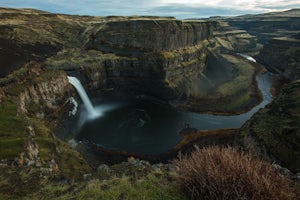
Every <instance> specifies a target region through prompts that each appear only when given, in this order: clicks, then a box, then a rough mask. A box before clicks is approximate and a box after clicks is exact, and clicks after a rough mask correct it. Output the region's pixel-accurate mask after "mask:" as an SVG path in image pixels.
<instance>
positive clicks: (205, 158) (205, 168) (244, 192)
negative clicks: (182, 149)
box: [174, 146, 296, 200]
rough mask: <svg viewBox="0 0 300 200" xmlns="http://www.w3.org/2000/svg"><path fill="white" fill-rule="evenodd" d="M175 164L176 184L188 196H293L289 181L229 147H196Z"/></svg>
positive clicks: (269, 166)
mask: <svg viewBox="0 0 300 200" xmlns="http://www.w3.org/2000/svg"><path fill="white" fill-rule="evenodd" d="M174 164H175V165H176V166H177V167H178V169H179V173H178V183H179V185H180V186H181V188H182V189H183V190H184V192H186V193H188V195H189V196H190V197H191V199H285V200H287V199H296V195H295V189H294V187H293V182H292V181H291V180H289V179H288V178H286V177H284V176H283V175H282V174H280V173H279V172H278V171H277V170H276V169H275V168H274V167H273V166H272V165H271V164H270V163H268V162H265V161H262V160H259V159H257V158H254V157H252V156H251V155H249V154H246V153H243V152H240V151H238V150H236V149H234V148H232V147H227V148H221V147H218V146H216V147H207V148H203V149H199V148H197V147H196V150H195V151H194V152H193V153H191V155H188V156H179V159H178V160H175V161H174Z"/></svg>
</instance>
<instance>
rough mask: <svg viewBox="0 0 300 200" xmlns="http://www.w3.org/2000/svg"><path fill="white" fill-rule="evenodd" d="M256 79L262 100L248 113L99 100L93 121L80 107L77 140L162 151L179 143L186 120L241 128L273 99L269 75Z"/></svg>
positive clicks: (124, 148) (202, 126)
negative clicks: (182, 109) (213, 112)
mask: <svg viewBox="0 0 300 200" xmlns="http://www.w3.org/2000/svg"><path fill="white" fill-rule="evenodd" d="M257 81H258V85H259V88H260V90H261V92H262V95H263V101H262V102H261V103H260V104H259V105H257V106H255V107H254V108H253V109H252V110H250V111H249V112H247V113H245V114H241V115H233V116H215V115H208V114H197V113H191V112H179V111H176V110H175V109H173V108H171V107H169V106H167V105H163V104H160V103H155V102H151V101H149V100H145V99H132V100H126V101H121V100H119V101H111V100H110V101H109V102H108V101H105V100H101V101H99V102H98V103H97V104H96V106H95V107H96V110H97V111H98V112H101V113H102V115H101V116H100V117H98V118H96V119H94V120H85V119H86V112H85V111H84V109H82V112H81V117H80V123H81V125H80V128H79V132H78V134H77V140H87V141H89V142H92V143H96V144H98V145H100V146H103V147H106V148H108V149H112V150H121V151H127V152H132V153H140V154H159V153H163V152H166V151H167V150H169V149H171V148H172V147H174V146H175V145H176V144H177V143H178V142H180V140H181V136H180V135H179V132H180V130H182V129H183V128H184V124H185V123H189V124H190V126H191V127H194V128H197V129H202V130H214V129H220V128H239V127H241V126H242V125H243V124H244V123H245V121H246V120H248V119H249V118H250V117H251V116H252V115H253V114H254V113H255V112H256V111H258V109H260V108H262V107H264V106H265V105H266V104H268V103H270V102H271V101H272V96H271V93H270V87H271V80H270V75H269V74H267V73H265V74H262V75H259V76H258V77H257Z"/></svg>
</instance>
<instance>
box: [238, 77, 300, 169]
mask: <svg viewBox="0 0 300 200" xmlns="http://www.w3.org/2000/svg"><path fill="white" fill-rule="evenodd" d="M299 94H300V81H299V80H298V81H295V82H292V83H290V84H288V85H286V86H285V87H284V88H283V90H282V92H281V93H280V94H279V96H278V97H277V98H276V99H275V100H274V101H273V102H272V103H271V104H269V105H268V106H266V107H265V108H263V109H261V110H259V111H258V112H257V113H256V114H254V115H253V117H252V118H251V119H250V120H248V121H247V122H246V124H245V125H244V126H243V127H242V128H241V130H240V133H239V135H238V137H237V138H236V141H237V143H238V144H239V145H242V146H243V147H244V148H245V149H247V150H249V151H251V152H252V153H255V154H258V155H262V156H263V157H266V158H268V159H271V160H274V161H276V162H278V163H279V164H281V165H283V166H284V167H287V168H288V169H290V170H292V171H293V172H299V171H300V159H299V158H300V135H299V133H300V125H299V120H300V118H299V112H300V101H299V99H300V98H299Z"/></svg>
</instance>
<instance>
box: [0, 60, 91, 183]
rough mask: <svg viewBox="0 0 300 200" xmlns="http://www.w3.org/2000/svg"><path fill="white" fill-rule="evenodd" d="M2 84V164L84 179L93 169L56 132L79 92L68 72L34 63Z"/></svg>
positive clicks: (0, 126) (0, 157)
mask: <svg viewBox="0 0 300 200" xmlns="http://www.w3.org/2000/svg"><path fill="white" fill-rule="evenodd" d="M7 79H11V80H10V81H8V80H7ZM2 81H4V83H3V82H2ZM0 82H1V83H3V84H2V87H1V94H0V105H1V109H0V121H1V124H0V130H1V131H0V139H1V141H0V159H1V160H2V161H1V162H2V163H10V164H12V165H20V166H26V165H27V166H35V167H36V168H38V169H39V170H40V171H41V173H42V174H48V175H49V174H52V175H58V176H63V177H65V178H73V177H74V178H75V177H77V178H80V177H82V175H83V174H84V173H86V172H87V171H88V170H89V167H88V165H87V163H86V161H85V160H83V158H82V157H81V155H80V154H79V153H78V152H76V151H75V150H74V149H73V148H71V147H70V146H68V145H67V144H65V143H64V142H62V141H61V140H60V139H58V138H57V137H56V136H55V135H54V132H53V130H54V129H55V128H56V127H57V126H58V125H59V121H58V120H60V119H61V118H63V117H66V116H68V111H69V110H70V109H72V108H71V105H70V103H69V98H70V95H71V94H75V93H74V91H73V88H72V86H71V85H70V84H69V83H68V79H67V76H66V73H65V72H63V71H44V70H42V69H41V68H40V67H39V65H38V64H36V63H30V64H28V65H26V66H24V67H23V68H22V69H20V70H19V71H16V72H14V76H8V77H6V78H5V79H0ZM65 166H68V167H65Z"/></svg>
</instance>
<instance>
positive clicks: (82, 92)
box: [68, 76, 99, 118]
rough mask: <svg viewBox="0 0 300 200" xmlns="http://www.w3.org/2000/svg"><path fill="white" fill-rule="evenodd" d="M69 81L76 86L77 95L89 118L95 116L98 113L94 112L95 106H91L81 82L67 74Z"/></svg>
mask: <svg viewBox="0 0 300 200" xmlns="http://www.w3.org/2000/svg"><path fill="white" fill-rule="evenodd" d="M68 79H69V82H70V83H71V84H72V85H73V86H74V87H75V88H76V90H77V92H78V94H79V96H80V97H81V99H82V101H83V104H84V106H85V108H86V110H87V112H88V114H89V118H95V117H97V116H99V113H97V112H96V110H95V108H94V107H93V105H92V103H91V100H90V98H89V97H88V95H87V94H86V92H85V90H84V88H83V86H82V84H81V82H80V81H79V80H78V79H77V78H76V77H72V76H68Z"/></svg>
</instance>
